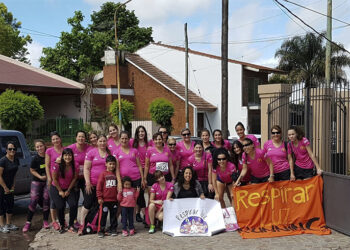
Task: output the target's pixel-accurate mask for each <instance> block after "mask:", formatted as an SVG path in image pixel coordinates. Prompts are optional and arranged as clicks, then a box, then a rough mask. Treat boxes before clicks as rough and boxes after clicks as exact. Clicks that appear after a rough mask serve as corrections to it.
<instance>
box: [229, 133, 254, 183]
mask: <svg viewBox="0 0 350 250" xmlns="http://www.w3.org/2000/svg"><path fill="white" fill-rule="evenodd" d="M243 152H244V151H243V145H242V143H241V142H240V141H238V140H236V141H234V142H233V144H232V152H231V155H232V162H233V164H235V166H236V167H237V168H238V172H239V173H241V172H242V169H243V159H242V156H243ZM249 182H250V169H248V171H247V173H246V175H245V176H244V178H242V180H241V186H245V185H247V184H248V183H249Z"/></svg>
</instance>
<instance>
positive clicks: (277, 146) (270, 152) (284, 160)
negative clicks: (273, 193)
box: [264, 125, 295, 181]
mask: <svg viewBox="0 0 350 250" xmlns="http://www.w3.org/2000/svg"><path fill="white" fill-rule="evenodd" d="M264 151H265V156H266V161H267V163H268V164H269V166H270V169H273V175H274V180H275V181H284V180H291V181H294V180H295V176H294V168H293V159H292V155H291V154H288V152H287V143H286V142H284V141H283V140H282V129H281V127H280V126H278V125H274V126H272V128H271V140H268V141H267V142H265V144H264Z"/></svg>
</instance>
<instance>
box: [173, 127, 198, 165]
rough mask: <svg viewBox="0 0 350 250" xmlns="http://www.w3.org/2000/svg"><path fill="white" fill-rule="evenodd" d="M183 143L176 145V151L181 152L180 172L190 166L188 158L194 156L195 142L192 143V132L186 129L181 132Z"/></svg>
mask: <svg viewBox="0 0 350 250" xmlns="http://www.w3.org/2000/svg"><path fill="white" fill-rule="evenodd" d="M181 135H182V141H180V142H178V143H177V144H176V150H177V151H178V152H179V154H180V157H181V160H180V171H182V170H183V169H184V168H185V167H187V166H190V165H191V164H190V162H189V161H188V158H189V157H190V156H191V155H192V154H193V149H194V141H191V131H190V130H189V129H188V128H184V129H183V130H182V131H181Z"/></svg>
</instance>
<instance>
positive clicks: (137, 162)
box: [0, 122, 322, 237]
mask: <svg viewBox="0 0 350 250" xmlns="http://www.w3.org/2000/svg"><path fill="white" fill-rule="evenodd" d="M235 130H236V133H237V135H238V137H239V138H238V140H236V141H234V142H233V144H232V145H231V144H230V142H229V141H227V140H224V139H223V136H222V132H221V131H220V130H218V129H216V130H214V131H213V134H212V138H213V141H210V131H209V130H207V129H204V130H203V131H201V140H200V141H193V140H191V131H190V130H189V129H188V128H185V129H183V130H182V131H181V136H182V140H181V141H176V140H175V139H174V138H172V137H169V131H167V129H166V128H165V127H160V128H159V130H158V132H157V133H155V134H154V135H153V136H152V140H148V138H147V131H146V129H145V127H143V126H139V127H137V128H136V131H135V134H134V137H133V138H130V137H129V134H128V132H126V131H121V132H120V133H119V130H118V127H117V126H116V125H110V126H109V135H108V137H107V136H105V135H102V134H101V135H98V134H97V133H94V132H92V133H90V134H89V135H88V138H87V135H86V133H85V132H84V131H78V132H77V134H76V143H74V144H72V145H69V146H67V147H64V146H63V145H62V140H61V138H60V135H59V134H58V133H57V132H52V133H51V135H50V136H51V143H52V145H53V146H52V147H50V148H47V149H46V146H45V142H44V141H42V140H36V141H35V150H36V151H37V155H35V156H34V158H33V160H32V164H31V168H30V172H31V173H32V175H33V181H32V184H31V201H30V205H29V207H28V215H27V221H26V223H25V225H24V227H23V229H22V230H23V232H27V231H28V230H29V229H30V227H31V221H32V218H33V215H34V212H35V210H36V206H37V205H38V204H40V205H41V206H42V208H43V227H44V228H49V227H50V226H52V227H53V228H54V229H56V230H58V231H59V232H60V233H64V232H65V231H66V230H68V231H70V232H78V234H82V233H83V230H84V225H85V219H86V217H87V215H88V213H89V211H90V210H91V209H92V208H93V206H95V205H96V204H97V205H99V206H100V207H101V210H102V211H101V215H100V223H99V230H98V231H99V232H98V236H99V237H104V236H105V235H106V234H109V235H112V236H114V235H116V233H117V221H118V220H117V218H118V217H119V216H120V215H121V218H122V220H121V221H122V235H123V236H128V235H130V236H131V235H134V234H135V227H134V217H136V221H137V222H144V223H145V224H147V225H149V233H154V232H155V225H156V222H157V221H158V222H161V221H162V220H163V202H164V201H165V200H172V199H176V198H195V197H199V198H202V199H204V198H209V199H215V200H218V201H219V202H220V204H221V206H222V207H223V208H224V207H225V206H226V205H225V201H224V193H227V195H228V198H229V200H230V201H231V199H232V193H231V192H232V188H233V187H236V186H240V185H248V184H256V183H263V182H267V181H269V182H273V181H280V180H291V181H294V180H296V179H307V178H311V177H312V176H314V175H315V174H318V175H320V174H321V173H322V170H321V168H320V166H319V164H318V162H317V160H316V158H315V156H314V154H313V152H312V150H311V148H310V145H309V144H310V143H309V141H308V139H306V138H305V137H304V134H303V131H302V130H301V129H300V128H298V127H291V128H290V129H289V130H288V139H289V141H288V142H286V141H283V139H282V129H281V128H280V127H279V126H278V125H275V126H273V127H272V128H271V131H270V132H271V140H268V141H267V142H266V143H265V144H264V146H263V148H261V147H260V143H259V141H258V139H257V138H256V137H255V136H254V135H247V134H245V128H244V125H243V124H242V123H241V122H239V123H237V124H236V126H235ZM87 140H88V141H89V143H87ZM15 153H16V146H15V143H13V142H9V143H8V145H7V149H6V156H4V157H3V158H2V159H0V226H1V232H4V233H6V232H9V231H10V230H16V229H18V228H17V227H16V226H15V225H13V224H11V214H12V208H13V190H14V178H15V174H16V171H17V168H18V164H19V163H18V159H16V157H15ZM80 191H82V194H83V195H84V201H83V207H82V209H81V212H80V216H79V217H78V201H79V197H80V193H81V192H80ZM145 198H146V199H145ZM146 200H147V201H148V202H146ZM66 203H68V205H69V222H68V224H66V222H65V214H64V212H65V207H66ZM108 212H109V213H110V227H109V230H107V229H106V220H107V215H108ZM5 213H6V224H5V221H4V215H5ZM50 214H51V220H52V223H51V225H50V224H49V222H48V220H49V215H50ZM135 214H136V216H135ZM142 215H143V216H142ZM142 217H143V218H142Z"/></svg>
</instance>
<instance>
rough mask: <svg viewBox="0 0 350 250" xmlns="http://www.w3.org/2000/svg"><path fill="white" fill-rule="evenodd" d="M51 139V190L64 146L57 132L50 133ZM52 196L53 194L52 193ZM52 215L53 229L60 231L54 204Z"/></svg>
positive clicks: (48, 153)
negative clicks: (54, 168)
mask: <svg viewBox="0 0 350 250" xmlns="http://www.w3.org/2000/svg"><path fill="white" fill-rule="evenodd" d="M50 137H51V143H52V145H53V147H51V148H48V149H47V150H46V152H45V170H46V178H47V185H48V188H49V189H50V187H51V184H52V170H53V167H54V166H55V164H56V160H57V162H60V160H61V156H62V152H63V149H64V148H63V146H62V140H61V136H60V135H59V133H58V132H57V131H53V132H51V133H50ZM50 194H51V193H50ZM50 213H51V220H52V227H53V228H54V229H55V230H59V229H60V225H58V223H57V212H56V206H55V204H54V203H53V202H52V199H51V202H50Z"/></svg>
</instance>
